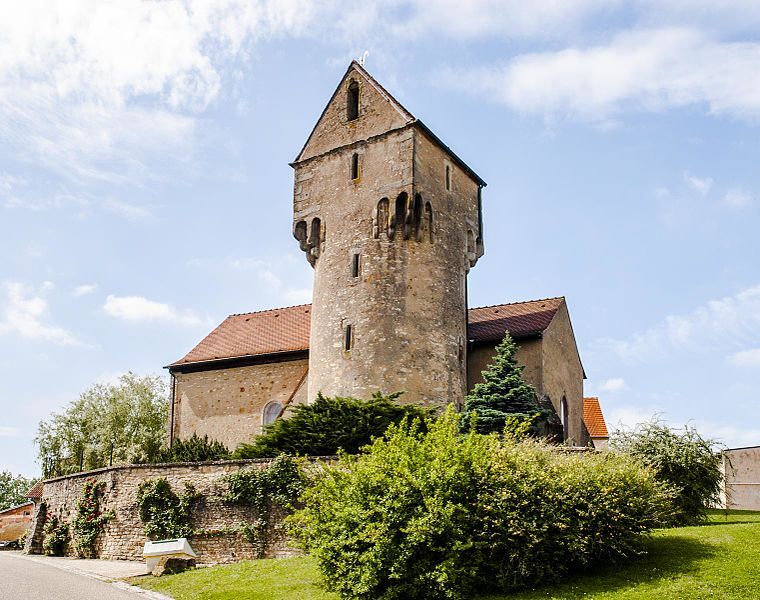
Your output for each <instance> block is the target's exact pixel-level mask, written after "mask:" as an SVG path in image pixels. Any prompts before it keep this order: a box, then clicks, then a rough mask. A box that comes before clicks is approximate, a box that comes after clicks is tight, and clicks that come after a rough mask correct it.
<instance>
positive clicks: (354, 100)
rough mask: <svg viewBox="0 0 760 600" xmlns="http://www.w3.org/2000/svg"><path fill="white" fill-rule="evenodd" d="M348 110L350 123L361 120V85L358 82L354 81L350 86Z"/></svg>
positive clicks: (347, 102) (347, 101) (347, 100)
mask: <svg viewBox="0 0 760 600" xmlns="http://www.w3.org/2000/svg"><path fill="white" fill-rule="evenodd" d="M346 108H347V112H348V120H349V121H353V120H354V119H358V118H359V84H358V83H357V82H356V81H352V82H351V83H349V84H348V98H347V99H346Z"/></svg>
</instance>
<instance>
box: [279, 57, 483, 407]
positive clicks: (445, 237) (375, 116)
mask: <svg viewBox="0 0 760 600" xmlns="http://www.w3.org/2000/svg"><path fill="white" fill-rule="evenodd" d="M291 166H292V167H293V169H294V170H295V185H294V199H293V200H294V202H293V235H294V236H295V238H296V239H297V240H298V242H299V243H300V247H301V249H302V250H303V251H304V252H305V254H306V258H307V260H308V261H309V262H310V263H311V265H312V266H313V267H314V295H313V296H314V297H313V305H312V312H311V339H310V348H309V376H308V377H309V380H308V399H309V401H311V400H313V399H314V398H315V397H316V395H317V393H318V392H322V393H324V394H325V395H343V396H357V397H362V398H368V397H369V396H370V395H371V394H372V393H373V392H376V391H378V390H381V391H383V392H386V393H387V392H394V391H403V392H404V395H403V396H402V398H401V399H400V400H401V401H402V402H415V403H421V404H427V405H446V404H448V403H449V402H452V401H453V402H455V403H457V404H458V405H459V404H461V402H462V400H463V398H464V395H465V393H466V387H467V283H466V280H467V273H468V271H469V270H470V268H471V267H473V266H474V265H475V263H476V262H477V260H478V258H479V257H480V256H482V255H483V244H482V219H481V190H482V188H483V187H484V186H485V182H484V181H483V180H482V179H481V178H480V177H478V175H477V174H475V173H474V172H473V171H472V169H470V168H469V167H468V166H467V165H466V164H465V163H464V162H463V161H462V160H461V159H460V158H458V157H457V156H456V155H455V154H454V153H453V152H452V151H451V150H450V149H449V148H448V147H447V146H445V145H444V144H443V142H441V140H440V139H438V137H436V136H435V134H433V133H432V131H430V130H429V129H428V128H427V127H426V126H425V125H424V124H423V123H422V122H421V121H419V120H418V119H416V118H415V117H414V116H413V115H412V114H411V113H409V111H407V110H406V109H405V108H404V107H403V106H401V105H400V104H399V103H398V102H397V101H396V100H395V99H394V98H393V97H392V96H391V95H390V94H389V93H388V92H387V91H386V90H385V89H383V87H382V86H381V85H380V84H378V83H377V82H376V81H375V80H374V79H373V78H372V76H370V75H369V74H368V73H367V71H366V70H365V69H364V68H363V67H362V66H361V65H359V64H358V63H356V62H353V63H351V65H350V66H349V68H348V71H347V72H346V74H345V76H344V77H343V79H342V80H341V82H340V84H339V85H338V88H337V89H336V90H335V93H334V94H333V96H332V98H331V99H330V101H329V103H328V104H327V107H326V108H325V110H324V112H323V113H322V115H321V116H320V118H319V121H318V122H317V124H316V126H315V127H314V130H313V131H312V133H311V135H310V136H309V138H308V140H307V142H306V144H305V145H304V147H303V149H302V150H301V152H300V154H299V155H298V157H297V158H296V160H295V161H294V162H293V163H292V165H291Z"/></svg>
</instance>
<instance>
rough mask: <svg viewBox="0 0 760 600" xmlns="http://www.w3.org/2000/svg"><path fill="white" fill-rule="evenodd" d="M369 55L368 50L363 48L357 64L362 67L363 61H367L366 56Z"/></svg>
mask: <svg viewBox="0 0 760 600" xmlns="http://www.w3.org/2000/svg"><path fill="white" fill-rule="evenodd" d="M368 56H369V50H365V51H364V53H363V54H362V56H361V58H360V59H359V64H360V65H361V66H362V67H363V66H364V63H365V62H367V57H368Z"/></svg>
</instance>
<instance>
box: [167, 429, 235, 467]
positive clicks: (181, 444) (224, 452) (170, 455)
mask: <svg viewBox="0 0 760 600" xmlns="http://www.w3.org/2000/svg"><path fill="white" fill-rule="evenodd" d="M229 457H230V451H229V450H228V449H227V447H226V446H225V445H224V444H222V443H221V442H219V441H217V440H210V439H209V438H208V436H207V435H204V436H203V437H199V436H198V434H196V433H193V435H192V437H190V438H188V439H186V440H174V442H173V443H172V447H171V448H165V449H164V450H163V451H162V452H161V454H160V456H159V457H158V459H157V461H156V462H207V461H211V460H224V459H226V458H229Z"/></svg>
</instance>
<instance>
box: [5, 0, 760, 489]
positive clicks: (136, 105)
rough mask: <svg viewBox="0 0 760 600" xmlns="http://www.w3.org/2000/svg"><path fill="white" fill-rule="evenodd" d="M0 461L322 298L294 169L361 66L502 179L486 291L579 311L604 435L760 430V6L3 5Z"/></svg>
mask: <svg viewBox="0 0 760 600" xmlns="http://www.w3.org/2000/svg"><path fill="white" fill-rule="evenodd" d="M0 23H3V26H2V28H0V227H1V229H0V233H2V235H0V256H2V262H0V409H2V410H1V411H0V414H1V415H2V417H0V469H10V470H12V471H14V472H21V473H25V474H27V475H32V474H35V473H36V472H37V471H38V466H37V465H36V464H35V461H34V456H35V452H34V447H33V438H34V434H35V432H36V428H37V423H38V422H39V420H40V419H41V418H44V417H46V416H47V415H48V414H49V413H50V412H51V411H56V410H60V409H61V408H62V407H64V406H65V405H66V403H67V402H69V401H71V400H72V399H74V398H76V397H77V396H78V395H79V393H81V392H82V391H83V390H84V389H85V388H86V387H87V386H88V385H90V384H92V383H94V382H96V381H111V380H113V379H114V378H115V377H117V376H118V375H119V374H120V373H123V372H126V371H128V370H132V371H135V372H138V373H161V372H162V368H161V367H162V366H163V365H165V364H167V363H169V362H171V361H173V360H174V359H176V358H178V357H180V356H182V355H183V354H184V353H185V352H187V351H188V350H189V349H190V348H191V347H192V346H193V345H194V344H195V343H197V342H198V341H199V340H200V339H201V338H202V337H203V336H204V335H205V334H206V333H207V332H208V331H209V329H210V328H211V327H213V326H214V325H215V324H217V323H218V322H220V321H221V320H222V319H223V318H224V317H225V316H226V315H227V314H229V313H233V312H245V311H251V310H258V309H263V308H269V307H275V306H283V305H290V304H298V303H301V302H307V301H309V296H310V288H311V276H312V274H311V269H310V267H309V266H308V264H307V263H306V261H305V260H304V259H303V257H302V256H301V255H300V252H299V251H298V247H297V243H296V242H295V240H293V238H292V237H291V235H290V224H291V206H292V205H291V201H292V200H291V191H292V172H291V169H290V167H289V166H288V162H289V161H290V160H292V159H293V158H294V157H295V155H296V154H297V152H298V150H299V149H300V148H301V146H302V144H303V142H304V141H305V138H306V137H307V135H308V133H309V131H310V130H311V127H312V126H313V124H314V122H315V121H316V119H317V117H318V116H319V114H320V112H321V110H322V108H323V106H324V104H325V103H326V102H327V100H328V98H329V96H330V94H331V93H332V91H333V89H334V87H335V85H336V84H337V82H338V80H339V78H340V77H341V75H342V74H343V71H344V70H345V68H346V67H347V65H348V63H349V62H350V60H351V59H353V58H356V57H358V56H360V55H361V54H362V53H363V52H364V51H365V50H366V51H368V52H369V55H368V59H367V62H366V67H367V68H368V70H369V71H370V72H371V73H373V74H374V75H375V77H376V78H377V79H378V80H379V81H380V82H381V83H383V84H384V85H385V86H386V87H387V88H388V89H389V90H390V91H391V93H393V94H394V95H395V96H396V97H397V98H398V99H399V100H400V101H401V102H402V103H403V104H405V105H406V106H407V108H409V109H410V110H411V111H412V112H413V113H414V114H415V115H416V116H418V117H420V118H421V119H423V120H424V121H425V122H426V124H427V125H428V126H430V127H431V128H432V129H433V130H434V131H436V133H437V134H438V135H439V136H440V137H441V138H442V139H443V140H444V141H445V142H446V143H447V144H449V145H450V146H451V147H452V148H454V149H455V151H456V152H457V153H458V154H459V155H460V156H461V157H462V158H464V159H465V160H466V161H467V162H468V163H469V164H470V165H471V166H472V167H473V168H474V169H475V170H476V171H477V172H478V173H479V174H480V175H481V176H482V177H483V178H484V179H485V180H486V181H487V182H488V184H489V185H488V187H487V188H486V190H485V191H484V217H485V244H486V254H485V256H484V257H483V259H481V261H480V262H479V263H478V265H477V267H476V268H475V269H474V270H473V271H472V273H471V276H470V285H469V289H470V294H471V298H470V305H471V306H477V305H484V304H496V303H502V302H510V301H519V300H527V299H533V298H541V297H548V296H555V295H565V296H566V297H567V300H568V303H569V306H570V311H571V316H572V319H573V325H574V327H575V332H576V336H577V339H578V342H579V346H580V350H581V355H582V358H583V362H584V366H585V368H586V372H587V374H588V380H587V382H586V391H587V393H589V394H595V395H599V396H600V398H601V402H602V406H603V408H604V411H605V414H606V416H607V420H608V423H609V424H610V425H611V426H617V425H620V424H626V425H632V424H634V423H636V422H637V421H639V420H641V419H644V418H647V417H649V416H651V415H652V414H654V413H662V415H663V417H664V418H665V419H666V420H668V421H669V422H670V423H672V424H675V425H679V424H683V423H685V422H687V421H690V422H692V423H694V424H695V425H696V426H697V427H698V428H699V429H700V430H701V431H703V432H704V433H706V434H708V435H711V436H714V437H717V438H720V439H721V440H722V441H723V442H724V443H726V444H728V445H731V446H745V445H756V444H760V403H759V402H758V400H759V399H760V267H759V266H758V259H759V258H760V251H758V226H759V225H760V212H759V211H760V199H758V194H760V169H758V168H757V164H758V163H757V161H758V158H760V137H759V136H758V133H760V79H758V77H757V73H758V72H759V71H760V35H758V34H757V32H758V31H760V4H758V3H757V2H754V1H743V0H735V1H727V2H722V3H715V2H707V1H702V0H691V1H689V2H687V1H686V0H661V1H658V2H654V0H633V1H628V2H622V1H615V0H608V1H605V2H602V1H599V0H568V1H566V2H556V1H551V0H533V1H532V2H530V3H526V2H518V1H501V2H496V1H489V0H471V1H461V0H459V1H456V2H455V1H453V0H426V1H424V2H423V1H422V0H407V1H402V0H379V1H377V2H363V3H356V2H347V1H344V0H325V1H315V2H305V1H301V0H276V1H275V0H270V1H258V2H253V1H247V2H243V1H239V0H225V1H222V0H207V1H205V0H204V1H202V2H200V1H199V2H189V1H188V2H178V1H171V0H169V1H166V2H162V3H155V2H139V1H137V0H122V1H120V2H95V1H92V2H88V1H84V0H77V1H73V0H68V1H65V2H64V1H61V2H42V1H39V2H34V1H29V2H26V3H24V4H23V6H21V5H15V6H10V5H8V4H5V5H2V6H0Z"/></svg>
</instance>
